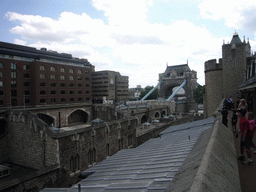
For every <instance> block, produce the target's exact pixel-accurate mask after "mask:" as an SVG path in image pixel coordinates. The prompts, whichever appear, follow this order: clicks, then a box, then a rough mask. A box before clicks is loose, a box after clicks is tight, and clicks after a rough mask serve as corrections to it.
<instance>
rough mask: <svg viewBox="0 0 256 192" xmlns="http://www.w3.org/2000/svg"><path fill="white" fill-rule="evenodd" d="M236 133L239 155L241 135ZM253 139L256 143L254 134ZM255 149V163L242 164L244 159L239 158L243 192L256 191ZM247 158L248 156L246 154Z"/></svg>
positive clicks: (254, 155) (235, 139)
mask: <svg viewBox="0 0 256 192" xmlns="http://www.w3.org/2000/svg"><path fill="white" fill-rule="evenodd" d="M231 114H232V113H231V112H229V122H228V127H229V129H230V130H232V126H231V121H230V120H231ZM237 130H239V125H238V124H237ZM236 134H237V133H233V135H234V141H235V146H236V153H237V156H238V155H239V154H240V137H241V135H240V133H239V132H238V137H237V138H236ZM255 134H256V133H255ZM255 134H254V135H255ZM253 140H254V143H255V144H256V136H254V139H253ZM253 151H254V150H253V149H251V152H252V159H253V161H254V163H255V164H254V165H244V164H242V161H240V160H237V163H238V170H239V177H240V184H241V189H242V192H256V154H253ZM245 156H246V155H245ZM246 158H247V156H246Z"/></svg>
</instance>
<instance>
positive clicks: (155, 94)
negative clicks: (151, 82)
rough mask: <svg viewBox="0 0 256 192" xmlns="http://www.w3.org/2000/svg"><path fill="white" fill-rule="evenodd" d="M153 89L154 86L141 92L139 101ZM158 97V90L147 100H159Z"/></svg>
mask: <svg viewBox="0 0 256 192" xmlns="http://www.w3.org/2000/svg"><path fill="white" fill-rule="evenodd" d="M153 88H154V87H153V86H147V87H145V88H144V89H143V90H142V91H141V93H140V97H139V99H142V98H143V97H144V96H145V95H146V94H147V93H148V92H149V91H150V90H151V89H153ZM157 96H158V89H155V90H154V91H153V92H152V93H151V94H150V95H149V96H148V97H147V98H146V99H145V100H152V99H157Z"/></svg>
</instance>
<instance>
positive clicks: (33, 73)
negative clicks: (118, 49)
mask: <svg viewBox="0 0 256 192" xmlns="http://www.w3.org/2000/svg"><path fill="white" fill-rule="evenodd" d="M92 69H93V66H92V65H91V64H90V63H89V62H88V61H87V60H86V59H78V58H74V57H72V55H71V54H66V53H57V52H56V51H55V52H54V51H47V49H46V48H41V49H40V50H38V49H36V48H33V47H27V46H21V45H15V44H11V43H5V42H0V107H14V106H15V107H18V106H24V107H29V106H37V105H48V104H51V105H52V104H66V103H82V102H90V101H91V100H92V86H91V82H92V81H91V80H92Z"/></svg>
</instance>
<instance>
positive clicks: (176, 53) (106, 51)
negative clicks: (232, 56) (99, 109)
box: [0, 0, 256, 88]
mask: <svg viewBox="0 0 256 192" xmlns="http://www.w3.org/2000/svg"><path fill="white" fill-rule="evenodd" d="M235 32H237V33H238V35H239V37H240V38H241V40H242V41H243V39H245V40H246V41H247V40H248V39H249V42H250V45H251V50H252V51H256V1H255V0H243V1H240V0H239V1H238V0H233V1H230V0H107V1H106V0H43V1H42V0H25V1H24V0H0V41H3V42H8V43H15V44H19V45H25V46H31V47H35V48H37V49H40V48H42V47H44V48H47V50H53V51H57V52H59V53H69V54H72V56H73V57H78V58H86V59H88V61H89V62H90V63H91V64H92V65H94V66H95V70H96V71H101V70H111V71H118V72H120V74H121V75H124V76H129V88H135V87H136V86H137V85H141V86H142V87H146V86H148V85H149V86H156V85H157V83H158V81H159V74H161V73H164V71H165V70H166V67H167V66H172V65H181V64H186V63H188V65H189V67H190V69H191V70H194V71H197V78H198V80H197V82H198V83H199V84H201V85H204V84H205V76H204V62H205V61H207V60H211V59H217V60H218V59H219V58H221V57H222V55H221V49H222V45H223V43H228V42H230V41H231V39H232V36H233V34H234V33H235Z"/></svg>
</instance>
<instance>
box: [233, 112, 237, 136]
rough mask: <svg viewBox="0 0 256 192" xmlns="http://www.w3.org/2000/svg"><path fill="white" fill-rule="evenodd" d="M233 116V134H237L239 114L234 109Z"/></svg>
mask: <svg viewBox="0 0 256 192" xmlns="http://www.w3.org/2000/svg"><path fill="white" fill-rule="evenodd" d="M232 112H233V115H232V127H233V133H235V132H236V124H237V114H236V110H234V109H232Z"/></svg>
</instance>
